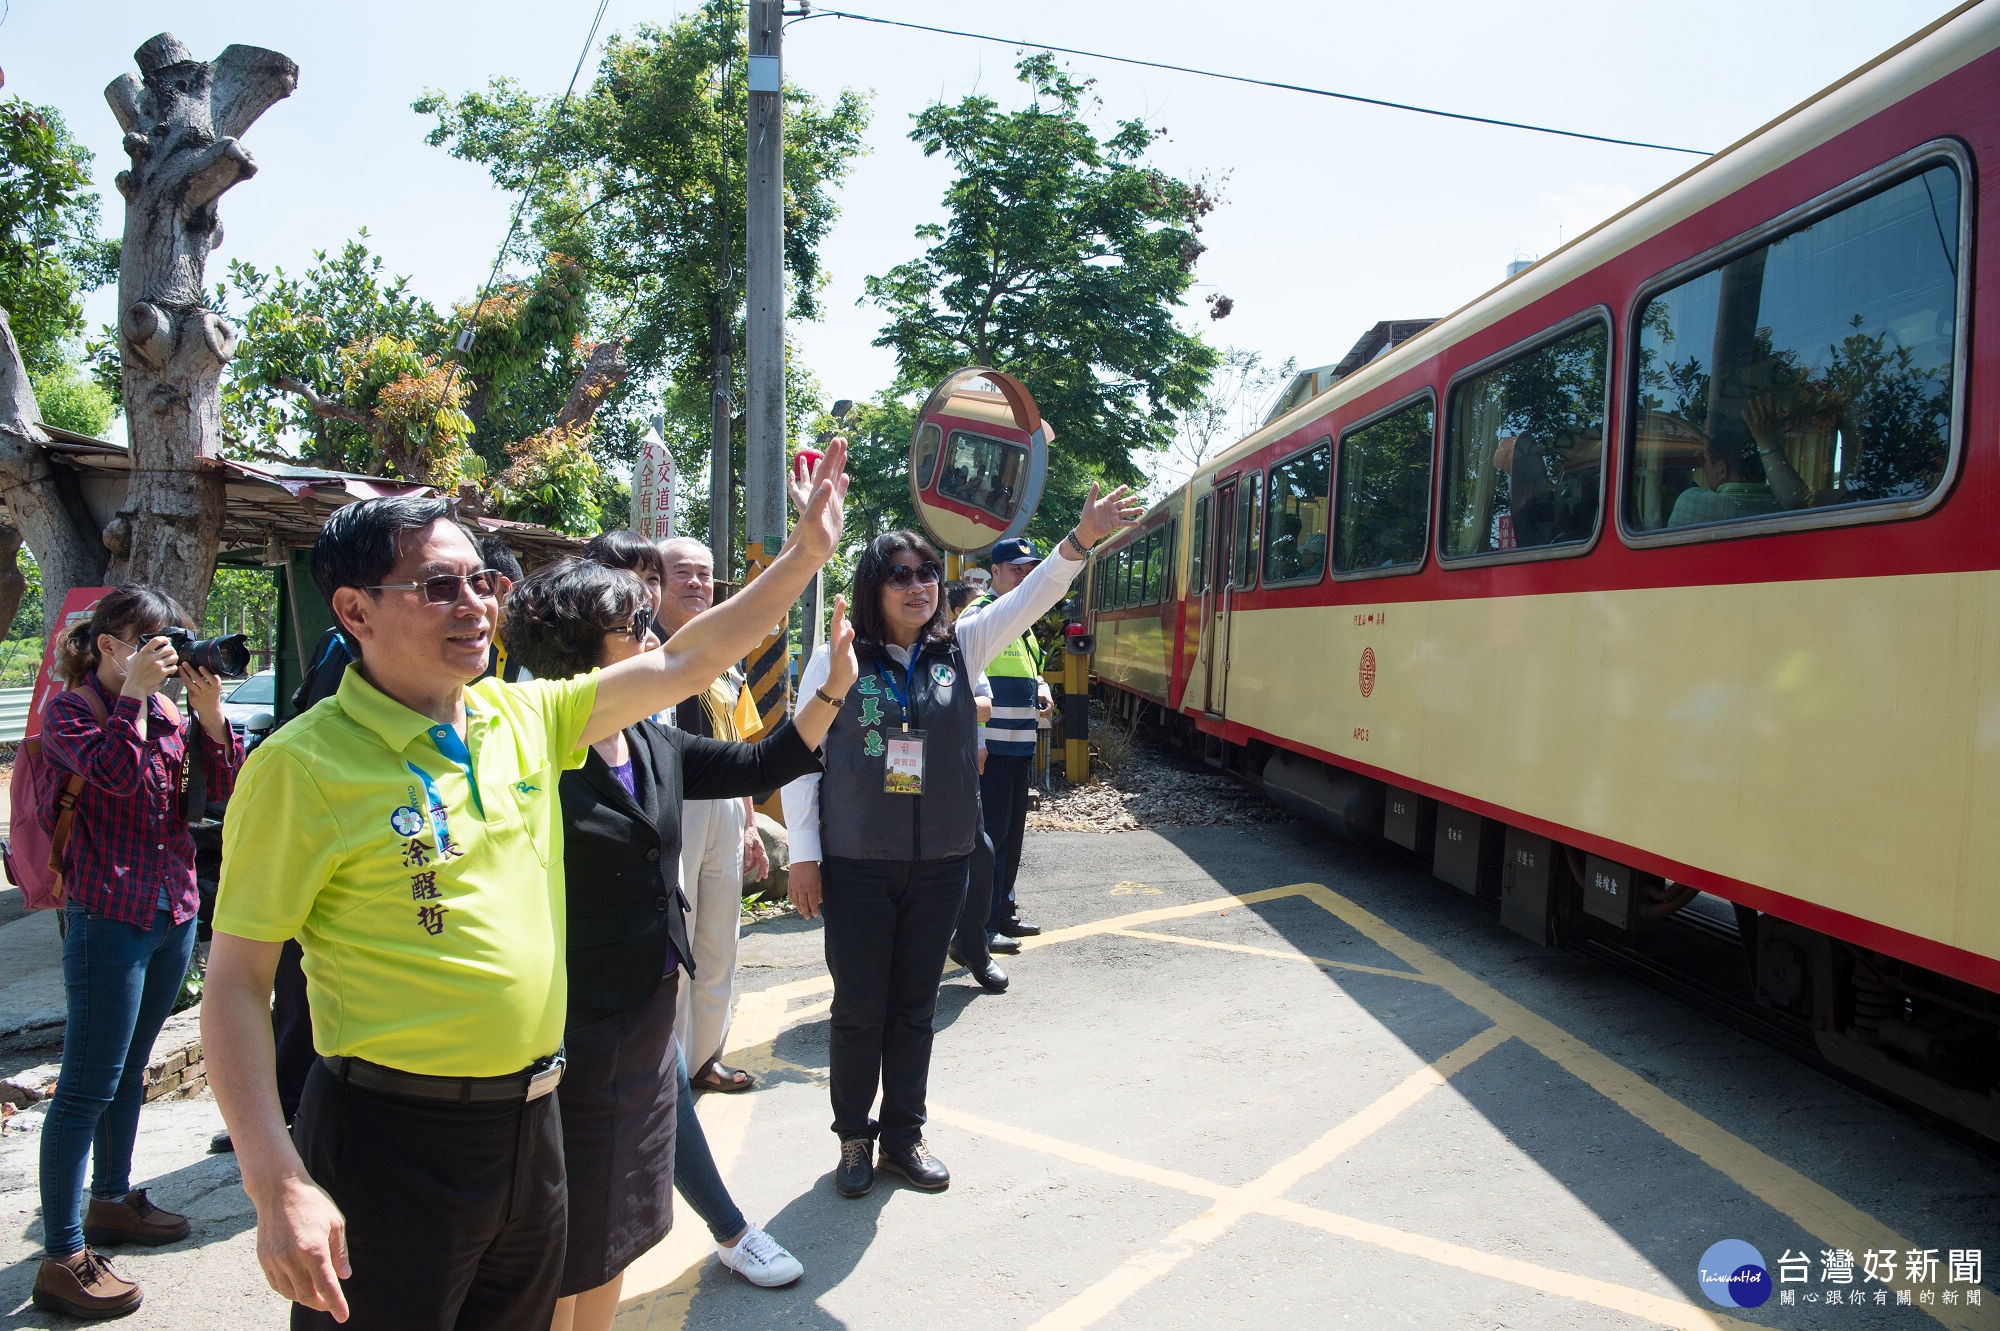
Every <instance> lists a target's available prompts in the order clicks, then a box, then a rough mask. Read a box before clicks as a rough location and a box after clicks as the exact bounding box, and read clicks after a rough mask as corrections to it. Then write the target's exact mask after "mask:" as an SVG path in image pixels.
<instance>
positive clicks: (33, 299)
mask: <svg viewBox="0 0 2000 1331" xmlns="http://www.w3.org/2000/svg"><path fill="white" fill-rule="evenodd" d="M92 160H93V156H92V154H91V151H90V150H89V149H88V148H86V147H84V146H83V145H82V144H80V143H78V142H77V141H76V140H75V139H74V138H73V137H71V135H70V132H69V127H68V126H67V125H66V124H64V123H63V118H62V116H61V115H60V114H58V113H57V112H56V110H55V108H53V107H48V106H34V105H31V104H29V103H27V102H24V101H22V100H21V99H20V98H18V97H11V98H8V99H7V100H6V101H4V102H0V293H5V295H4V298H0V304H5V305H6V307H7V311H8V313H9V314H10V315H11V316H12V319H13V323H14V336H15V338H16V339H17V340H18V341H19V342H20V345H21V359H22V361H23V363H24V364H26V365H27V367H28V370H29V372H30V373H31V374H34V375H49V374H51V373H52V372H54V371H56V370H57V369H58V368H59V367H62V366H64V365H66V364H68V362H69V346H70V343H71V340H72V339H74V338H75V337H76V336H77V335H78V334H80V333H82V332H83V327H84V325H83V301H82V295H83V293H84V292H86V291H91V290H94V289H95V288H97V287H100V286H103V285H104V284H105V283H106V282H109V281H111V280H112V279H113V278H115V277H116V276H117V275H118V242H117V241H115V240H104V239H102V238H100V237H99V236H98V234H97V224H98V199H97V194H96V192H95V191H93V190H92V189H91V187H90V165H91V162H92Z"/></svg>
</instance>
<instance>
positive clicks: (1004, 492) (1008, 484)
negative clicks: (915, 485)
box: [918, 430, 1028, 520]
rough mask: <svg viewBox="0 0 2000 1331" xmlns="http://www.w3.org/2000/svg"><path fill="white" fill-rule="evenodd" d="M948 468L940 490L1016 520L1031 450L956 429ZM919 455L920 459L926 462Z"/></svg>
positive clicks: (947, 445)
mask: <svg viewBox="0 0 2000 1331" xmlns="http://www.w3.org/2000/svg"><path fill="white" fill-rule="evenodd" d="M944 451H945V471H944V475H942V476H940V477H939V478H938V483H937V492H938V493H939V494H940V495H943V496H944V497H945V498H947V499H955V500H957V501H958V502H959V503H961V504H967V505H970V506H971V507H973V508H978V509H983V510H985V511H986V512H988V513H991V514H993V516H995V517H997V518H1002V519H1010V520H1011V519H1012V518H1013V516H1014V498H1015V495H1016V494H1018V493H1019V491H1020V485H1021V479H1022V476H1023V474H1024V473H1025V472H1026V471H1027V467H1028V450H1027V449H1025V448H1022V447H1020V446H1019V445H1016V444H1013V443H1010V442H1008V441H1006V440H1004V439H995V438H992V437H991V436H989V435H983V434H973V433H972V432H970V431H968V430H953V431H952V432H951V437H950V438H949V439H947V440H945V450H944ZM922 460H923V459H922V458H921V457H919V458H918V462H919V463H921V462H922Z"/></svg>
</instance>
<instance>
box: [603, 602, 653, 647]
mask: <svg viewBox="0 0 2000 1331" xmlns="http://www.w3.org/2000/svg"><path fill="white" fill-rule="evenodd" d="M653 621H654V615H653V611H652V607H650V606H643V605H642V606H640V607H639V608H638V609H637V610H634V611H633V612H632V622H631V623H630V624H619V625H616V626H614V627H612V628H608V629H606V630H604V631H605V632H606V633H629V634H631V635H632V641H634V642H639V641H640V640H642V639H643V638H645V636H646V635H647V634H648V633H650V632H652V630H653Z"/></svg>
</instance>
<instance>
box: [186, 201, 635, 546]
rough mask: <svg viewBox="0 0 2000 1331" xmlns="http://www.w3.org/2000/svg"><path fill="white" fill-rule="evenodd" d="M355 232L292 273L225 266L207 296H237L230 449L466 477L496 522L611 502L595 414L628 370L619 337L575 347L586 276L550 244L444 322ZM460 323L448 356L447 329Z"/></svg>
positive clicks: (555, 517) (448, 483)
mask: <svg viewBox="0 0 2000 1331" xmlns="http://www.w3.org/2000/svg"><path fill="white" fill-rule="evenodd" d="M366 238H367V233H366V232H365V231H364V232H363V233H362V234H361V236H359V237H357V238H356V239H354V240H352V241H349V242H348V244H347V245H346V246H345V247H344V248H343V249H342V250H341V252H340V253H339V254H338V255H337V256H335V257H332V258H329V257H328V256H327V254H326V253H325V252H324V251H321V252H319V253H317V254H315V255H314V261H313V264H312V266H311V267H309V268H308V269H306V271H305V272H304V274H302V275H301V276H299V277H296V278H294V277H289V276H287V275H286V274H285V273H284V272H283V271H282V270H272V271H270V272H263V271H260V270H259V269H257V268H255V267H252V266H251V265H249V264H245V263H234V264H231V265H230V274H229V282H228V284H227V285H226V286H225V287H223V288H219V289H218V295H219V296H222V297H226V298H233V300H234V301H237V302H241V303H242V304H243V316H242V326H243V330H244V335H243V346H242V354H241V356H240V357H239V358H238V360H237V362H236V364H235V368H234V370H233V371H232V373H231V376H230V381H229V385H228V389H227V392H226V394H225V402H226V407H227V410H228V413H229V419H230V423H231V424H232V425H233V426H235V427H236V429H237V432H238V434H239V437H240V442H239V443H238V444H237V445H236V446H235V447H236V448H237V450H238V451H240V452H243V453H245V454H247V455H250V456H263V457H272V456H277V457H284V456H288V455H289V453H288V449H289V447H290V446H291V445H292V444H293V443H294V441H296V440H300V439H303V440H304V441H305V445H304V449H303V453H302V456H303V457H304V458H305V460H307V461H309V462H311V463H313V464H315V465H318V466H323V467H329V468H334V469H337V470H345V471H359V472H367V473H373V474H377V475H391V476H399V477H402V478H405V479H407V480H413V481H418V482H421V483H423V484H426V485H434V486H438V487H440V488H442V489H446V490H450V489H454V488H457V487H459V486H460V485H461V484H470V485H472V486H473V487H474V488H475V489H478V490H482V491H483V492H484V493H483V494H481V495H480V496H479V500H480V502H481V503H483V504H484V505H485V506H486V507H488V508H490V509H491V511H493V512H495V513H498V514H500V515H501V516H504V517H508V518H512V519H516V520H519V521H524V522H537V523H542V524H544V525H547V526H551V527H556V528H558V529H560V530H564V531H568V532H571V533H574V534H577V535H589V534H594V533H595V532H596V531H597V530H598V526H599V520H600V517H601V515H602V511H603V508H604V506H605V503H606V500H607V498H608V496H607V495H606V493H605V489H606V487H605V481H604V476H603V472H602V469H601V468H600V467H599V466H598V463H597V458H596V455H595V452H594V450H593V447H592V443H593V438H594V426H593V423H594V420H595V417H596V415H597V412H598V409H599V408H600V407H601V406H602V405H603V403H604V402H605V401H606V400H607V396H608V395H609V393H610V392H611V391H612V390H613V389H615V388H616V387H617V385H618V383H619V382H620V381H621V380H622V379H623V378H624V377H625V375H626V373H627V368H626V366H625V363H624V360H623V358H622V348H621V344H620V343H619V342H618V341H615V340H614V341H608V342H603V343H599V344H597V345H595V346H586V345H584V344H583V342H582V338H581V334H582V331H583V328H584V324H585V322H586V318H587V305H588V298H589V284H588V281H587V280H586V278H585V276H584V274H583V272H582V270H581V268H580V267H579V266H578V265H577V264H575V263H574V262H572V261H571V260H569V259H567V258H565V257H564V256H562V255H560V254H549V255H547V256H546V261H545V264H544V266H543V268H542V269H541V271H540V272H538V273H536V274H534V275H533V276H532V277H527V278H519V279H512V278H510V279H509V280H507V281H504V282H501V283H500V284H499V285H498V286H496V287H495V288H494V290H493V291H492V292H491V293H490V294H489V295H488V296H487V297H486V299H485V300H483V301H476V302H467V303H466V304H463V305H459V306H457V307H455V308H454V309H453V310H452V312H451V314H450V315H449V316H447V315H444V314H441V313H440V312H439V311H438V310H436V309H435V308H434V307H432V306H431V305H430V304H429V303H428V302H426V301H422V300H419V299H417V298H416V297H415V296H413V295H411V294H410V293H409V290H408V279H407V278H403V277H397V278H394V279H390V278H388V277H387V276H386V275H385V273H384V269H383V265H382V260H381V257H380V256H378V255H374V254H371V253H369V251H368V248H367V245H366V243H365V242H366ZM463 329H469V330H471V332H472V333H473V341H472V346H471V348H470V350H469V351H466V352H464V353H460V354H459V355H458V357H457V360H456V362H454V361H453V359H452V355H453V347H454V342H455V341H456V340H457V338H458V334H459V330H463Z"/></svg>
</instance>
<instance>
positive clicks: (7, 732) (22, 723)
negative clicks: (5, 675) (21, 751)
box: [0, 684, 35, 744]
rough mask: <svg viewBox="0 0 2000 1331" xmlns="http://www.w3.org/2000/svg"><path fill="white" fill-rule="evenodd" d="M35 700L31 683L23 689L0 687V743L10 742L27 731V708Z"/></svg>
mask: <svg viewBox="0 0 2000 1331" xmlns="http://www.w3.org/2000/svg"><path fill="white" fill-rule="evenodd" d="M34 700H35V689H34V686H33V685H32V684H31V685H29V686H28V687H27V688H25V689H0V744H12V743H15V742H16V741H18V740H19V739H21V737H22V736H24V735H26V734H27V733H28V708H29V707H30V706H31V705H32V704H33V702H34Z"/></svg>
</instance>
